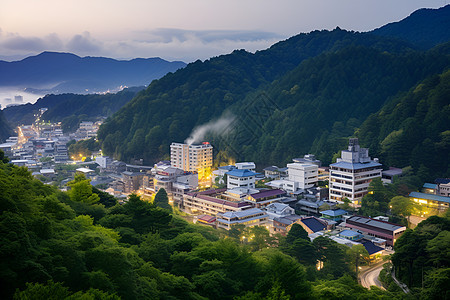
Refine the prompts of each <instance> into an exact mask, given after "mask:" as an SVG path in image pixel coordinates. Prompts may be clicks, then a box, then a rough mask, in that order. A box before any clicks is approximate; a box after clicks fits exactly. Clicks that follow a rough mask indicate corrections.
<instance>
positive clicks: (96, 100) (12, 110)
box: [3, 87, 144, 132]
mask: <svg viewBox="0 0 450 300" xmlns="http://www.w3.org/2000/svg"><path fill="white" fill-rule="evenodd" d="M143 88H144V87H141V88H138V87H135V88H127V89H124V90H123V91H120V92H118V93H115V94H109V93H108V94H88V95H77V94H60V95H53V94H51V95H47V96H45V97H43V98H40V99H38V101H36V103H34V104H30V103H28V104H25V105H18V106H11V107H7V108H5V109H4V110H3V113H4V116H5V118H6V119H7V121H8V122H9V124H11V125H12V126H18V125H20V124H32V123H33V122H34V120H35V116H34V115H35V114H37V113H38V112H39V109H41V108H47V111H46V112H45V113H44V114H43V115H42V120H44V121H50V122H61V123H62V128H63V130H64V131H65V132H67V131H69V132H71V131H74V130H76V129H77V128H78V124H79V123H80V122H81V121H89V120H92V121H94V120H97V119H98V118H99V117H109V116H111V115H112V114H113V113H115V112H116V111H118V110H119V109H120V108H121V107H122V106H124V105H125V104H126V103H127V102H128V101H130V100H131V99H132V98H133V97H134V96H135V95H136V94H137V93H138V92H139V91H141V90H142V89H143Z"/></svg>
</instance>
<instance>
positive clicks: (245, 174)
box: [226, 169, 256, 177]
mask: <svg viewBox="0 0 450 300" xmlns="http://www.w3.org/2000/svg"><path fill="white" fill-rule="evenodd" d="M226 174H227V175H230V176H235V177H250V176H255V175H256V173H255V172H253V171H250V170H247V169H235V170H231V171H230V172H227V173H226Z"/></svg>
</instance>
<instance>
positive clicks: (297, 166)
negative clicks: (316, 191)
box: [287, 163, 319, 190]
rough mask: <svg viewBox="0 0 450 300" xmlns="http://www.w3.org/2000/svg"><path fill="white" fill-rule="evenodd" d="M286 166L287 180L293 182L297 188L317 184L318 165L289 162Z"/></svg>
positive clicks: (306, 187)
mask: <svg viewBox="0 0 450 300" xmlns="http://www.w3.org/2000/svg"><path fill="white" fill-rule="evenodd" d="M287 167H288V175H289V181H292V182H294V183H295V185H296V187H297V188H300V189H303V190H304V189H308V188H312V187H313V186H315V185H317V181H318V180H319V179H318V174H319V172H318V168H319V167H318V166H317V165H316V164H303V163H291V164H288V165H287Z"/></svg>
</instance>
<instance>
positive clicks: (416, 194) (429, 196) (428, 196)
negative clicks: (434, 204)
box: [409, 192, 450, 203]
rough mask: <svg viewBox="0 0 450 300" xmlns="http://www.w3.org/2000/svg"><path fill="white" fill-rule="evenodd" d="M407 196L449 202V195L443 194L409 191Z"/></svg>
mask: <svg viewBox="0 0 450 300" xmlns="http://www.w3.org/2000/svg"><path fill="white" fill-rule="evenodd" d="M409 196H410V197H412V198H418V199H427V200H433V201H438V202H445V203H450V197H444V196H439V195H434V194H426V193H419V192H411V193H409Z"/></svg>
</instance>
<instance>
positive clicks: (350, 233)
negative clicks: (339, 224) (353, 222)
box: [339, 230, 361, 237]
mask: <svg viewBox="0 0 450 300" xmlns="http://www.w3.org/2000/svg"><path fill="white" fill-rule="evenodd" d="M339 235H341V236H345V237H354V236H358V235H361V234H360V233H359V232H356V231H353V230H342V231H341V232H339Z"/></svg>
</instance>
